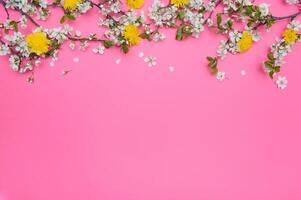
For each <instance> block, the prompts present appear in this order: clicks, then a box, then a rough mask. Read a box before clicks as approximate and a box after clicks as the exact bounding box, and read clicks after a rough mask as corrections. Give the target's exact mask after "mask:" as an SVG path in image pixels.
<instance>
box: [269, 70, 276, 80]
mask: <svg viewBox="0 0 301 200" xmlns="http://www.w3.org/2000/svg"><path fill="white" fill-rule="evenodd" d="M274 74H275V72H274V71H270V72H269V77H270V78H271V79H273V78H274Z"/></svg>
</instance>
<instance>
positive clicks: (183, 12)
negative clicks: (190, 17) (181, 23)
mask: <svg viewBox="0 0 301 200" xmlns="http://www.w3.org/2000/svg"><path fill="white" fill-rule="evenodd" d="M177 17H178V18H179V19H184V17H185V11H184V10H182V11H180V12H179V13H178V16H177Z"/></svg>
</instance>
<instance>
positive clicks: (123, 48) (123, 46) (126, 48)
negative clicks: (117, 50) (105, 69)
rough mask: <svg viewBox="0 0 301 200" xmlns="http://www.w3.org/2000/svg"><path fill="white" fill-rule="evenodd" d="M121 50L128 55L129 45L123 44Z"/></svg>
mask: <svg viewBox="0 0 301 200" xmlns="http://www.w3.org/2000/svg"><path fill="white" fill-rule="evenodd" d="M121 50H122V52H123V53H128V52H129V47H128V46H127V45H125V44H123V45H122V46H121Z"/></svg>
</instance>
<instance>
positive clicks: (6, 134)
mask: <svg viewBox="0 0 301 200" xmlns="http://www.w3.org/2000/svg"><path fill="white" fill-rule="evenodd" d="M267 2H268V3H270V4H272V6H271V9H272V11H273V12H274V14H275V15H276V14H277V15H284V14H289V13H294V12H295V11H296V9H295V8H293V7H289V6H286V5H284V4H283V3H282V1H276V0H275V1H272V0H269V1H267ZM150 3H151V2H147V4H146V6H144V10H147V6H148V5H149V4H150ZM0 13H1V14H0V15H1V19H3V18H4V17H5V15H4V12H3V10H1V11H0ZM95 13H96V10H93V11H92V12H90V13H89V14H87V15H84V16H82V17H80V18H79V19H78V23H76V24H74V23H72V25H74V26H75V27H77V28H78V29H80V30H82V32H83V33H89V31H92V30H93V29H95V28H96V25H95V23H96V20H97V17H95ZM53 14H59V15H60V14H61V12H60V11H54V13H53ZM58 18H59V16H56V17H55V16H52V17H51V19H50V21H51V26H52V27H54V26H56V24H57V23H56V22H57V21H58ZM299 19H300V18H299ZM79 22H82V23H79ZM285 25H286V23H285V22H281V23H279V24H277V25H275V26H274V27H273V29H272V30H271V32H269V33H266V32H264V33H263V36H264V40H262V41H261V42H260V43H259V44H256V45H254V47H253V48H252V49H251V50H250V51H249V52H247V53H245V54H242V55H236V56H229V57H227V59H225V60H224V61H222V62H221V64H220V66H221V68H222V70H223V71H226V72H227V76H228V77H229V79H228V80H225V81H224V82H219V81H217V80H216V79H215V78H213V77H212V76H211V75H210V74H209V72H208V70H207V68H206V59H205V57H206V56H207V55H214V54H215V51H216V48H217V46H218V42H219V40H220V39H221V37H220V36H216V35H214V34H213V33H212V32H210V31H208V30H207V31H205V32H204V33H203V34H202V36H201V38H200V39H189V40H187V41H183V42H177V41H175V40H174V39H173V38H174V31H165V32H166V34H167V36H168V38H169V39H167V40H166V41H164V42H161V43H160V44H155V43H149V42H143V43H142V44H141V45H140V46H138V47H134V48H133V49H132V50H131V51H130V53H129V54H128V55H123V54H122V53H120V51H119V50H117V49H113V50H109V51H107V52H106V54H105V55H103V56H99V55H95V54H93V53H92V52H91V49H92V48H91V47H90V48H89V49H88V50H87V51H88V52H86V53H82V52H80V51H74V52H73V51H71V50H70V49H68V47H67V45H66V46H65V48H64V50H62V51H61V53H60V55H59V61H58V62H56V63H55V66H54V67H53V68H51V67H49V60H47V61H45V62H44V64H43V65H42V67H41V68H40V69H38V70H37V71H36V76H35V78H36V82H35V84H32V85H31V84H28V83H27V82H26V77H27V76H23V75H19V74H16V73H14V72H12V71H11V70H10V69H9V67H8V63H7V57H1V58H0V199H1V200H66V199H70V200H71V199H72V200H83V199H85V200H96V199H97V200H155V199H156V200H183V199H187V200H222V199H223V200H254V199H257V200H261V199H262V200H297V199H298V200H300V199H301V171H300V169H301V158H300V153H301V146H300V140H301V136H300V133H301V131H300V123H301V107H300V101H301V94H300V88H301V84H300V73H301V69H300V51H301V45H297V46H296V48H295V49H294V51H293V53H291V54H290V55H289V56H287V58H286V61H287V62H288V63H287V64H285V65H284V68H283V71H282V74H283V75H285V76H286V77H287V79H288V80H289V84H288V87H287V89H286V90H284V91H281V90H279V89H277V88H276V86H275V85H274V83H273V82H272V81H271V80H270V79H269V78H268V77H267V76H266V75H265V74H264V73H263V72H262V69H261V63H262V61H264V59H265V57H266V53H267V50H268V48H269V46H270V45H271V44H272V43H273V41H274V38H275V37H276V36H279V35H280V32H281V31H282V30H283V28H284V27H285ZM94 31H95V30H94ZM96 31H98V32H101V31H100V30H96ZM141 51H143V52H144V54H145V55H152V56H156V57H157V59H158V64H157V66H155V67H153V68H149V67H147V66H146V64H145V63H144V61H143V59H141V58H139V57H138V53H139V52H141ZM74 57H78V58H80V62H78V63H75V62H73V58H74ZM118 58H120V59H121V63H120V64H119V65H117V64H115V60H116V59H118ZM169 65H173V66H174V67H175V71H174V72H170V71H169V69H168V66H169ZM66 69H72V71H71V72H70V73H69V74H67V75H66V76H62V75H61V72H62V71H63V70H66ZM242 69H244V70H245V71H246V76H241V75H240V71H241V70H242Z"/></svg>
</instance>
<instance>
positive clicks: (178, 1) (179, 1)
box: [171, 0, 189, 7]
mask: <svg viewBox="0 0 301 200" xmlns="http://www.w3.org/2000/svg"><path fill="white" fill-rule="evenodd" d="M188 3H189V0H171V4H173V5H176V6H177V7H181V6H184V5H187V4H188Z"/></svg>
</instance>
